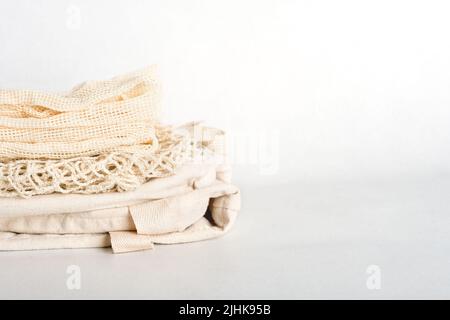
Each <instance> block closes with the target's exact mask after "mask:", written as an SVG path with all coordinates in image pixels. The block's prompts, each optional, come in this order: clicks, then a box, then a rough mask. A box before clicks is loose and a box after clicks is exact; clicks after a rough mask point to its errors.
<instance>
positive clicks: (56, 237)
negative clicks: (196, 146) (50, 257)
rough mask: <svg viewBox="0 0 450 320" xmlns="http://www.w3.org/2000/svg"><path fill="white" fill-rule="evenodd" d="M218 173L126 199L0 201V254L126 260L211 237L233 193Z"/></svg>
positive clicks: (236, 197)
mask: <svg viewBox="0 0 450 320" xmlns="http://www.w3.org/2000/svg"><path fill="white" fill-rule="evenodd" d="M229 179H230V169H229V167H228V166H226V165H202V164H190V165H186V166H185V167H183V168H182V170H180V172H179V173H177V174H175V175H173V176H170V177H166V178H158V179H153V180H151V181H150V182H148V183H146V184H144V185H142V186H141V187H139V188H138V189H136V190H135V191H132V192H125V193H106V194H98V195H76V194H68V195H64V194H57V195H46V196H36V197H32V198H29V199H15V198H3V199H0V250H32V249H57V248H86V247H108V246H111V247H112V248H113V251H114V252H116V253H119V252H128V251H136V250H143V249H151V248H152V247H153V244H154V243H157V244H173V243H182V242H191V241H199V240H205V239H210V238H214V237H218V236H220V235H222V234H224V233H225V232H227V231H228V230H229V228H230V227H231V226H232V225H233V223H234V221H235V219H236V216H237V214H238V212H239V209H240V193H239V190H238V188H237V187H235V186H234V185H232V184H231V183H230V180H229Z"/></svg>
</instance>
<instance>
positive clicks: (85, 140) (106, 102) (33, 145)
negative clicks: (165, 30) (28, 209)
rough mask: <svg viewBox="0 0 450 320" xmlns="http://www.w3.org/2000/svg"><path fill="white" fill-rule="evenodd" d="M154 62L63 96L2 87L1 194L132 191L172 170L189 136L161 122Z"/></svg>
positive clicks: (184, 151)
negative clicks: (147, 66) (146, 66)
mask: <svg viewBox="0 0 450 320" xmlns="http://www.w3.org/2000/svg"><path fill="white" fill-rule="evenodd" d="M159 96H160V85H159V83H158V81H156V78H155V70H154V67H150V68H147V69H145V70H142V71H138V72H135V73H132V74H127V75H124V76H120V77H115V78H113V79H111V80H107V81H90V82H86V83H83V84H81V85H79V86H77V87H75V88H74V89H73V90H72V91H71V92H69V93H68V94H66V95H57V94H48V93H43V92H38V91H26V90H0V196H1V197H16V196H20V197H29V196H33V195H39V194H51V193H86V194H92V193H101V192H112V191H117V192H121V191H130V190H134V189H135V188H137V187H138V186H139V185H140V184H142V183H144V182H146V181H148V180H149V179H151V178H155V177H164V176H168V175H171V174H173V173H174V172H175V169H176V168H177V166H179V165H180V164H181V163H183V162H184V161H185V159H186V155H187V153H188V152H189V151H188V147H189V143H190V138H189V134H182V133H181V132H178V133H176V132H175V130H174V129H173V128H171V127H168V126H163V125H161V124H160V123H159V113H160V103H159Z"/></svg>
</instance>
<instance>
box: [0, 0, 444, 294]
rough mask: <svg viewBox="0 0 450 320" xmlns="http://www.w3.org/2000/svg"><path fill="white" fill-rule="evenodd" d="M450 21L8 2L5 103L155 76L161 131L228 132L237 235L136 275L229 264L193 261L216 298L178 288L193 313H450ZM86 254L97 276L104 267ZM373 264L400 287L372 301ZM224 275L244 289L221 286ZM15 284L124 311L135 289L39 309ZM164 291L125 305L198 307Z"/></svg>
mask: <svg viewBox="0 0 450 320" xmlns="http://www.w3.org/2000/svg"><path fill="white" fill-rule="evenodd" d="M78 14H79V15H78ZM449 14H450V5H449V4H448V2H447V1H411V0H410V1H400V0H390V1H384V0H379V1H348V0H343V1H332V0H316V1H294V0H279V1H275V0H273V1H265V0H258V1H256V0H241V1H216V0H214V1H212V0H208V1H197V0H189V1H182V0H169V1H162V0H161V1H149V0H126V1H125V0H114V1H111V0H109V1H106V0H95V1H92V0H74V1H66V0H14V1H12V0H11V1H6V0H5V1H1V2H0V87H3V88H30V89H44V90H49V91H60V90H68V89H70V88H71V87H72V86H74V85H75V84H78V83H79V82H82V81H84V80H87V79H104V78H109V77H112V76H115V75H118V74H121V73H125V72H128V71H132V70H135V69H138V68H141V67H144V66H146V65H149V64H158V65H159V70H160V74H161V78H162V81H163V87H164V100H163V107H164V110H165V111H164V122H166V123H171V124H178V123H183V122H186V121H191V120H204V121H205V122H206V123H207V124H210V125H214V126H218V127H221V128H224V129H226V130H227V131H228V133H229V134H230V136H231V138H230V139H231V140H230V143H231V146H232V147H231V153H232V156H233V159H232V160H233V162H234V164H235V181H236V183H237V184H238V185H239V186H240V187H241V188H242V190H243V194H244V208H243V212H242V219H241V222H240V223H238V226H237V227H236V230H235V231H233V233H232V234H230V235H229V236H227V237H225V238H224V239H223V240H222V239H221V240H218V241H217V242H211V243H212V244H209V243H208V244H194V245H192V246H183V247H181V248H182V249H178V248H175V249H172V248H171V249H166V248H157V250H156V251H163V253H156V251H155V253H151V255H150V256H149V253H141V254H137V256H136V255H135V256H133V257H134V258H132V259H137V260H138V261H139V262H138V263H141V264H142V263H146V262H145V261H147V260H145V259H151V260H152V261H153V259H156V257H159V255H163V256H162V257H159V258H158V259H160V260H158V261H167V263H170V261H172V262H173V260H175V262H177V263H178V262H179V261H177V259H180V258H177V257H186V256H188V257H189V255H187V254H186V253H185V252H186V251H189V250H194V251H195V252H194V253H193V257H194V258H193V259H195V261H197V258H198V256H197V258H196V256H195V254H197V255H198V254H199V252H204V251H202V249H204V250H209V251H207V252H211V254H214V253H215V250H217V246H219V250H222V251H220V252H219V253H218V255H219V259H218V260H217V259H213V260H214V261H212V262H210V263H211V264H208V262H206V261H205V259H203V258H202V259H200V258H199V259H198V260H201V261H202V262H199V263H201V264H202V267H203V270H204V269H205V268H206V269H207V271H206V275H205V276H204V277H205V280H204V281H203V282H202V281H201V279H202V276H201V275H200V274H199V275H197V276H196V277H197V278H198V279H200V280H199V281H198V282H193V283H183V284H184V285H185V286H186V287H188V286H189V288H190V290H191V291H189V292H190V297H200V298H202V297H208V296H210V297H213V298H220V297H227V298H230V297H231V298H232V297H236V298H240V297H243V298H252V297H263V298H264V297H271V298H274V297H275V298H276V297H284V298H299V297H316V298H317V297H332V298H345V297H358V298H370V297H432V296H433V297H448V296H449V295H450V293H448V290H447V289H448V288H449V285H450V275H447V271H446V270H448V267H449V261H448V259H447V258H446V253H445V252H449V250H448V249H450V248H449V247H450V243H449V235H448V233H449V232H450V229H449V228H448V227H449V225H450V221H449V218H448V208H449V201H448V200H447V198H448V196H447V194H448V191H450V188H449V181H450V180H449V179H448V178H449V169H450V148H449V140H450V125H449V124H450V90H449V89H450V40H449V35H448V31H449V30H450V19H449V18H448V17H449ZM221 241H223V242H221ZM202 246H206V247H202ZM164 250H166V251H164ZM171 250H175V251H171ZM240 250H242V251H240ZM73 252H74V253H75V252H76V256H77V257H78V258H76V259H82V260H81V262H80V261H79V262H78V263H79V264H83V263H85V264H87V265H91V264H92V265H94V263H93V262H92V260H91V259H92V257H93V256H94V257H95V256H96V255H95V253H93V252H97V251H96V250H93V251H86V250H81V251H73ZM86 252H89V253H86ZM101 252H102V253H101V254H100V253H99V255H100V256H101V257H105V258H104V259H110V258H109V255H108V254H109V252H106V253H105V252H103V251H101ZM170 252H174V254H173V256H170ZM74 253H61V252H59V253H45V254H43V253H13V254H1V256H0V259H1V262H2V265H4V266H5V268H7V269H5V270H10V272H12V271H11V270H15V271H14V272H15V276H16V277H22V278H23V276H24V275H23V272H25V271H24V270H20V269H19V271H17V269H16V266H17V264H22V263H23V262H24V260H23V259H25V261H26V259H28V258H29V259H36V260H38V259H39V257H40V255H44V258H45V259H44V258H43V259H44V260H42V261H44V262H42V263H44V264H45V265H49V266H51V265H53V264H54V263H56V262H55V259H56V261H59V264H58V265H59V266H60V267H61V268H63V267H64V266H65V265H66V264H67V263H70V261H69V260H70V259H69V258H67V259H68V260H67V261H66V259H65V258H64V257H74ZM251 253H253V254H251ZM167 254H169V258H167V257H166V256H164V255H167ZM220 254H222V256H221V255H220ZM27 257H28V258H27ZM30 257H31V258H30ZM80 257H81V258H80ZM106 257H107V258H106ZM149 257H150V258H149ZM221 257H222V258H223V259H221ZM99 259H100V258H99ZM121 259H122V261H125V260H126V258H125V257H123V258H121ZM164 259H167V260H164ZM39 261H40V260H39ZM83 261H84V262H83ZM102 261H103V260H102ZM130 261H133V260H130ZM224 261H228V262H224ZM230 261H234V262H233V263H232V262H230ZM239 261H241V262H242V263H240V262H239ZM147 262H148V261H147ZM152 263H154V261H153V262H152ZM100 264H101V265H102V267H103V268H107V266H108V263H106V262H104V261H103V262H101V263H100ZM228 264H231V266H229V265H228ZM371 264H375V265H379V266H380V268H381V270H383V275H385V276H384V278H383V279H386V278H387V279H388V280H385V281H391V282H390V286H389V282H387V284H386V286H384V289H383V290H384V291H383V290H381V291H379V292H377V293H376V294H374V293H373V291H370V290H368V289H367V288H366V286H365V281H366V277H367V275H366V274H365V270H366V267H367V266H368V265H371ZM224 265H225V266H229V267H230V269H226V268H225V267H224ZM132 266H135V264H132V263H131V262H130V263H129V265H128V263H126V265H125V267H124V269H123V270H122V269H121V270H122V271H120V272H123V273H128V272H129V270H127V269H126V267H128V268H132ZM160 267H161V270H166V269H165V266H160ZM44 269H45V267H43V269H42V270H41V269H39V270H41V272H42V273H39V272H38V271H36V272H38V274H37V276H36V277H35V278H33V279H36V278H39V277H41V278H42V277H44V276H45V275H46V273H45V271H44ZM218 269H220V271H221V272H222V274H224V272H225V273H226V272H227V271H230V270H231V272H232V273H233V277H234V278H232V279H237V280H236V283H234V282H230V280H229V278H228V277H226V276H225V275H224V277H225V278H224V279H222V278H220V279H222V280H220V281H221V282H219V283H216V282H214V280H212V279H213V278H214V277H215V272H216V271H217V270H218ZM222 269H223V270H222ZM161 270H160V271H161ZM194 270H197V268H196V265H195V264H193V265H192V272H195V271H194ZM208 270H209V271H208ZM171 271H172V272H174V273H176V268H175V269H171ZM197 271H198V270H197ZM104 272H107V271H104ZM110 272H111V274H115V273H117V272H119V271H118V270H110ZM208 272H210V273H208ZM3 274H4V276H3V277H4V278H3V281H4V285H10V287H14V288H16V289H15V290H13V289H10V290H9V293H8V294H9V295H11V296H14V297H23V296H28V297H35V296H39V294H41V296H44V297H113V296H126V295H124V294H123V292H120V290H121V289H120V288H123V287H124V286H126V285H125V284H126V283H130V281H131V280H129V279H128V280H127V279H124V280H123V282H120V281H119V282H118V283H117V285H116V286H114V285H112V287H111V288H110V289H111V290H108V292H106V291H105V290H102V289H101V285H100V284H97V286H94V285H92V282H91V290H92V291H89V290H87V291H84V292H81V293H77V294H78V295H74V296H71V295H70V293H68V292H67V291H64V289H61V288H60V287H59V284H58V283H57V282H54V283H53V282H52V281H53V280H52V279H53V278H51V277H50V276H49V275H47V276H45V277H48V278H46V279H47V282H50V283H53V285H49V288H51V289H52V290H50V291H44V292H42V291H39V290H37V289H36V290H35V291H33V290H29V291H26V290H25V287H26V286H25V284H23V288H22V287H21V286H20V285H19V286H18V285H17V283H16V282H14V280H12V279H15V278H14V277H10V276H8V275H7V273H3ZM91 274H95V273H91ZM130 274H132V273H130ZM134 276H135V277H136V275H134ZM61 277H62V278H64V277H65V274H64V272H63V273H62V275H61ZM130 277H133V275H130ZM94 278H95V277H94V276H92V279H94ZM197 278H196V279H197ZM0 279H2V278H0ZM92 279H91V281H93V280H92ZM163 279H165V280H164V281H165V282H164V281H163V282H157V281H156V280H148V281H150V282H151V286H157V285H160V286H168V287H169V289H167V292H166V291H165V293H164V294H162V293H160V294H158V293H156V291H152V290H151V289H150V287H151V286H150V283H149V284H148V286H147V287H145V286H144V287H140V286H137V288H135V289H134V290H130V293H129V296H133V295H134V296H136V297H141V298H146V297H149V298H152V297H153V298H154V297H163V298H168V297H169V298H170V297H186V296H185V295H183V294H181V293H180V292H185V291H182V290H181V291H180V288H179V287H177V286H179V285H180V284H179V283H175V282H173V283H171V284H168V282H170V279H172V278H171V276H170V275H168V274H164V276H163ZM214 279H216V278H214ZM411 279H415V280H414V281H412V280H411ZM238 280H239V281H238ZM29 281H31V282H33V281H34V282H33V283H35V284H36V286H38V283H39V282H36V281H38V280H30V279H29ZM55 281H56V280H55ZM99 281H100V280H99ZM106 281H107V280H106V279H105V283H106ZM152 281H153V282H152ZM155 281H156V282H155ZM186 281H187V280H186ZM208 281H209V284H208V283H207V282H208ZM217 281H219V280H217ZM246 281H249V283H246ZM264 281H266V282H268V285H270V288H268V287H267V286H265V285H263V284H264ZM395 281H397V282H395ZM131 282H132V281H131ZM61 283H62V286H63V285H64V283H63V282H61ZM102 283H103V282H102ZM211 283H212V284H214V285H215V287H214V288H213V287H211ZM227 283H228V284H227ZM230 283H231V284H233V285H234V286H235V287H234V288H232V287H231V284H230ZM383 283H386V282H383ZM103 284H104V283H103ZM266 284H267V283H266ZM171 285H172V287H171ZM239 285H241V286H239ZM196 286H198V288H197V287H196ZM236 286H237V287H236ZM94 287H95V288H96V289H93V288H94ZM244 287H245V288H244ZM196 288H197V289H198V290H196ZM0 291H1V289H0ZM25 291H26V292H27V293H25ZM119 292H120V293H119ZM159 292H161V291H159ZM212 292H214V293H212ZM217 292H219V293H220V294H218V293H217ZM195 293H197V295H196V294H195ZM8 294H7V292H6V290H5V291H3V292H1V295H2V296H5V297H8ZM83 294H84V295H83ZM115 294H116V295H115Z"/></svg>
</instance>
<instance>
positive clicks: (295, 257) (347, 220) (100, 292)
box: [0, 177, 450, 299]
mask: <svg viewBox="0 0 450 320" xmlns="http://www.w3.org/2000/svg"><path fill="white" fill-rule="evenodd" d="M449 190H450V179H448V177H447V178H446V177H425V178H421V179H410V180H400V181H390V180H384V181H382V180H380V181H360V182H357V181H353V182H352V181H349V182H335V183H332V182H329V181H328V182H314V183H313V182H311V183H300V182H299V183H292V184H286V185H277V186H266V187H253V188H249V187H245V188H243V190H242V191H243V209H242V212H241V216H240V218H239V220H238V222H237V224H236V226H235V228H234V229H233V230H232V231H231V232H230V233H229V234H228V235H226V236H225V237H223V238H220V239H217V240H213V241H206V242H199V243H192V244H184V245H173V246H157V247H155V249H154V250H151V251H143V252H135V253H129V254H119V255H114V254H112V253H111V251H110V249H83V250H78V249H76V250H75V249H73V250H49V251H28V252H1V253H0V266H1V273H0V298H3V299H35V298H44V299H79V298H83V299H110V298H118V299H316V298H327V299H379V298H387V299H400V298H406V299H412V298H438V299H439V298H450V254H449V252H450V228H449V227H450V215H449V214H448V211H449V208H450V200H449V197H448V191H449ZM71 265H76V266H78V267H79V270H80V284H81V286H80V288H79V289H73V288H72V289H70V288H69V287H68V286H67V280H68V277H69V276H70V275H69V274H68V273H67V270H68V267H69V266H71ZM373 265H375V266H376V268H378V269H377V270H378V271H379V274H378V276H379V278H378V280H379V284H380V286H379V287H376V288H373V287H370V286H367V281H368V278H369V277H370V276H371V274H368V273H367V269H368V268H369V266H373Z"/></svg>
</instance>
